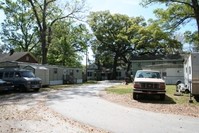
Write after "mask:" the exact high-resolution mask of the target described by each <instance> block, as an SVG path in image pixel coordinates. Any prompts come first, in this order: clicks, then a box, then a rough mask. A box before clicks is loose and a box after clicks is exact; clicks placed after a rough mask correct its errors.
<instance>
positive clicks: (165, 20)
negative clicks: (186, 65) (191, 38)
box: [142, 0, 199, 45]
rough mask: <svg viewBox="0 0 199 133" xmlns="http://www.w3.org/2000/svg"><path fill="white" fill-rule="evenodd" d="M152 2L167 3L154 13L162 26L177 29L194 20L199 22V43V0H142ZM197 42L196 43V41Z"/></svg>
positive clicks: (198, 30) (145, 4) (198, 42)
mask: <svg viewBox="0 0 199 133" xmlns="http://www.w3.org/2000/svg"><path fill="white" fill-rule="evenodd" d="M152 3H161V4H165V9H156V10H155V11H154V13H155V14H156V16H157V17H158V18H159V21H160V23H162V27H163V28H165V29H169V30H172V31H173V30H176V29H178V28H180V26H181V25H185V24H187V23H189V22H190V21H192V20H194V21H196V24H197V30H196V31H197V34H198V35H197V36H198V37H197V38H196V39H197V40H196V41H195V42H197V45H199V1H198V0H142V5H144V6H147V5H150V4H152ZM195 44H196V43H195Z"/></svg>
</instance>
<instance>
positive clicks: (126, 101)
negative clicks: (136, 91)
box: [100, 91, 199, 117]
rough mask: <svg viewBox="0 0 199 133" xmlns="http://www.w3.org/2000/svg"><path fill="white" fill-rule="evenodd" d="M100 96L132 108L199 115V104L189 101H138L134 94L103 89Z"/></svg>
mask: <svg viewBox="0 0 199 133" xmlns="http://www.w3.org/2000/svg"><path fill="white" fill-rule="evenodd" d="M100 96H101V97H102V98H104V99H106V100H108V101H111V102H114V103H118V104H121V105H123V106H128V107H132V108H139V109H142V110H147V111H152V112H158V113H165V114H177V115H184V116H192V117H199V106H194V105H192V104H191V103H189V102H187V104H185V105H180V104H162V103H158V102H150V101H149V102H147V101H136V100H133V99H132V94H123V95H118V94H113V93H107V92H106V91H102V92H101V94H100Z"/></svg>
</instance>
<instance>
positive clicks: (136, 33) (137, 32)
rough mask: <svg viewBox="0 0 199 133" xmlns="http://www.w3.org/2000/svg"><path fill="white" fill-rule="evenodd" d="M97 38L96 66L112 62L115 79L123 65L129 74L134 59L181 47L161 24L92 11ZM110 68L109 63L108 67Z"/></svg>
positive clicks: (91, 19) (95, 47) (92, 24)
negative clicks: (118, 68)
mask: <svg viewBox="0 0 199 133" xmlns="http://www.w3.org/2000/svg"><path fill="white" fill-rule="evenodd" d="M88 21H89V25H90V26H91V28H92V30H93V32H94V35H95V37H96V38H95V39H94V41H93V43H92V47H93V50H94V54H95V55H96V59H97V60H96V61H97V63H98V64H99V63H112V66H110V67H111V68H113V71H112V78H113V79H115V78H116V68H117V66H118V65H119V64H120V65H121V63H124V64H125V65H126V64H127V66H126V69H127V72H128V70H129V68H130V65H131V60H132V56H135V55H140V54H154V55H158V54H164V53H168V52H170V53H172V52H175V51H177V49H179V48H181V45H180V43H179V42H178V41H176V40H175V39H174V38H171V37H170V33H166V32H164V31H163V30H162V29H161V27H160V26H159V25H158V23H151V24H149V25H147V23H146V22H145V20H144V19H143V18H142V17H136V18H130V17H128V16H126V15H121V14H110V12H109V11H104V12H92V13H91V14H90V16H89V19H88ZM107 66H108V64H107Z"/></svg>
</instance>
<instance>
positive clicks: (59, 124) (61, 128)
mask: <svg viewBox="0 0 199 133" xmlns="http://www.w3.org/2000/svg"><path fill="white" fill-rule="evenodd" d="M49 93H53V91H51V92H42V93H12V94H1V95H0V133H36V132H38V133H90V132H94V133H101V132H105V131H103V130H98V129H96V128H94V127H91V126H89V125H85V124H83V123H80V122H77V121H74V120H71V119H68V118H67V117H63V116H62V115H60V114H58V113H57V112H55V111H53V110H51V109H49V108H48V107H46V106H45V99H46V95H47V94H49Z"/></svg>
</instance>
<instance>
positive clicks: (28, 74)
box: [20, 71, 35, 78]
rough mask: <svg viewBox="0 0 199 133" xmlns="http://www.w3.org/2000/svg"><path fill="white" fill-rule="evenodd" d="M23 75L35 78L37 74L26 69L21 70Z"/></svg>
mask: <svg viewBox="0 0 199 133" xmlns="http://www.w3.org/2000/svg"><path fill="white" fill-rule="evenodd" d="M20 74H21V77H27V78H34V77H35V75H34V74H33V73H32V72H31V71H24V72H21V73H20Z"/></svg>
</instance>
